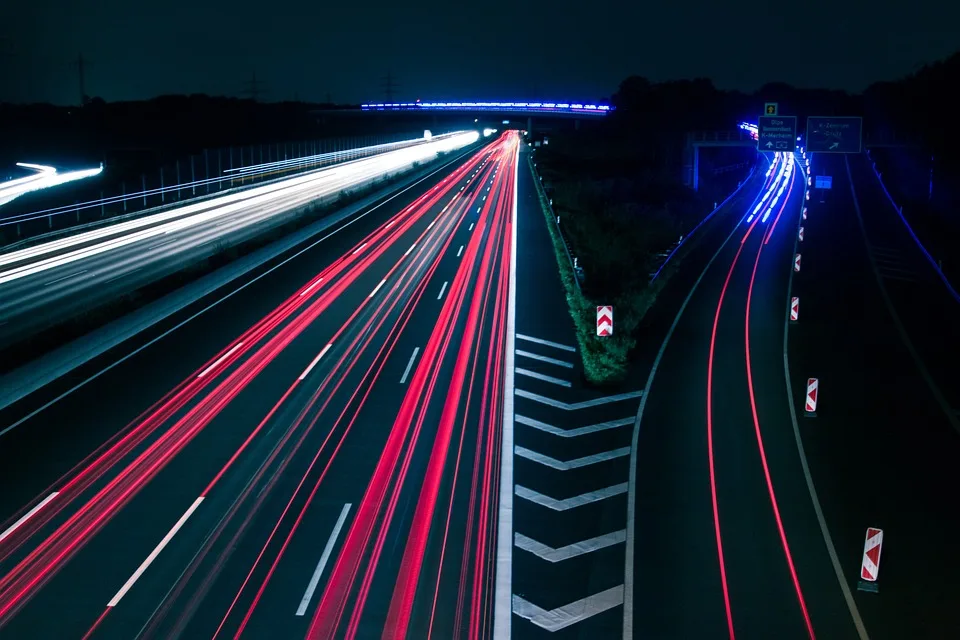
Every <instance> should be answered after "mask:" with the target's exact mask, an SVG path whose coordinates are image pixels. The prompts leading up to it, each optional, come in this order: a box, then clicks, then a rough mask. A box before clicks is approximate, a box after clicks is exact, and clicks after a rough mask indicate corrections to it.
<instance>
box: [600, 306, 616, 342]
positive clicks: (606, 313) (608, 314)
mask: <svg viewBox="0 0 960 640" xmlns="http://www.w3.org/2000/svg"><path fill="white" fill-rule="evenodd" d="M597 335H598V336H601V337H606V336H612V335H613V307H612V306H610V305H606V306H602V307H597Z"/></svg>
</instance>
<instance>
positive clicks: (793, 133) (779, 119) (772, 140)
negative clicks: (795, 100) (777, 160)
mask: <svg viewBox="0 0 960 640" xmlns="http://www.w3.org/2000/svg"><path fill="white" fill-rule="evenodd" d="M796 147H797V116H760V118H759V120H757V149H758V150H760V151H793V150H794V149H795V148H796Z"/></svg>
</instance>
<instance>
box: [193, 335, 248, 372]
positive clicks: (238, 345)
mask: <svg viewBox="0 0 960 640" xmlns="http://www.w3.org/2000/svg"><path fill="white" fill-rule="evenodd" d="M242 346H243V342H238V343H237V344H235V345H233V348H232V349H230V351H227V352H226V353H225V354H223V355H222V356H220V357H219V358H217V360H216V362H214V363H213V364H212V365H210V366H209V367H207V368H206V369H204V370H203V371H201V372H200V374H199V375H198V376H197V377H198V378H202V377H203V376H205V375H207V374H208V373H210V372H211V371H213V370H214V369H216V368H217V366H218V365H219V364H220V363H221V362H223V361H224V360H226V359H227V358H229V357H230V356H232V355H233V353H234V351H236V350H237V349H239V348H240V347H242Z"/></svg>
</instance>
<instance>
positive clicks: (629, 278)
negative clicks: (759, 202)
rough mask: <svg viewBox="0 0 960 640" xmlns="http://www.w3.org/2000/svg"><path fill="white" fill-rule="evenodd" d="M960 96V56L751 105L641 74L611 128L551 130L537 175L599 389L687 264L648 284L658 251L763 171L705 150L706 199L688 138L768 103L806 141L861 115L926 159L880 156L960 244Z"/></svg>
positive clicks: (759, 95) (887, 138)
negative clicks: (838, 120) (837, 118)
mask: <svg viewBox="0 0 960 640" xmlns="http://www.w3.org/2000/svg"><path fill="white" fill-rule="evenodd" d="M957 86H960V54H958V55H955V56H953V57H952V58H950V59H949V60H947V61H945V62H942V63H937V64H935V65H932V66H930V67H925V68H923V69H921V70H920V71H918V72H917V73H916V74H914V75H912V76H910V77H908V78H905V79H903V80H901V81H898V82H888V83H879V84H876V85H873V86H871V87H870V88H869V89H867V90H866V91H865V92H864V93H863V94H862V95H848V94H846V93H844V92H840V91H827V90H806V89H796V88H793V87H791V86H789V85H786V84H782V83H771V84H768V85H766V86H764V87H762V88H761V89H760V90H759V91H757V92H756V93H755V94H753V95H746V94H743V93H738V92H724V91H719V90H717V89H716V88H715V87H713V85H712V83H711V82H710V81H709V80H703V79H699V80H693V81H680V82H668V83H659V84H654V83H651V82H649V81H647V80H646V79H644V78H641V77H636V76H634V77H630V78H628V79H626V80H625V81H624V82H623V83H621V85H620V88H619V90H618V91H617V93H616V94H614V95H613V96H612V98H611V101H612V103H613V104H614V105H615V106H616V111H615V112H613V113H612V114H611V116H610V117H608V118H607V119H605V120H604V121H603V122H602V123H599V124H598V125H597V126H595V127H594V128H592V129H591V130H590V131H572V132H566V133H563V132H557V133H554V134H552V135H551V136H550V137H549V144H548V145H546V146H542V147H540V148H539V149H537V150H536V151H535V154H534V157H535V161H536V163H537V167H536V171H537V172H538V173H540V174H541V175H542V176H543V183H544V185H545V186H546V187H547V189H546V194H547V198H550V199H552V200H553V208H554V211H555V213H556V214H558V215H559V216H560V219H561V224H560V227H561V229H562V233H563V236H564V240H565V241H566V243H567V245H568V246H569V247H570V251H571V253H572V254H573V255H575V256H577V258H578V266H579V267H580V268H582V270H583V271H582V277H583V279H582V286H581V288H580V290H577V288H576V285H575V282H574V279H573V272H572V270H569V269H568V271H570V273H569V274H568V277H566V278H565V280H566V281H567V284H568V300H569V301H570V304H571V313H572V315H573V316H574V319H575V321H576V322H577V325H578V333H579V338H580V343H581V351H582V353H583V355H584V369H585V372H586V374H587V377H588V379H589V380H590V381H591V382H593V383H598V384H602V383H610V382H616V381H618V380H620V379H622V378H623V377H624V376H625V375H626V374H627V372H628V370H629V365H630V356H631V352H632V349H633V347H634V346H635V343H636V339H637V335H636V334H637V330H638V327H639V326H640V323H641V321H642V319H643V315H644V314H645V313H646V311H647V309H648V308H649V307H650V306H651V305H652V304H653V302H654V301H655V300H656V296H657V292H658V291H659V290H660V288H662V287H663V286H665V284H666V281H667V280H668V279H669V274H670V273H671V271H672V270H675V269H676V268H677V266H678V265H677V264H673V265H672V268H671V269H668V270H666V271H665V272H664V274H663V276H662V277H660V278H658V279H657V280H656V282H655V284H654V285H653V286H651V285H650V284H649V283H650V274H651V272H653V271H655V270H656V268H657V266H658V264H659V261H660V258H659V256H658V254H660V253H662V252H663V251H665V250H669V249H670V248H671V246H672V245H674V244H675V243H676V241H677V239H678V237H679V236H680V234H685V233H688V232H689V231H690V230H691V229H692V228H693V227H694V226H695V225H696V224H697V222H699V220H700V219H702V218H703V216H704V215H706V214H707V213H708V212H710V211H711V210H712V209H713V206H714V203H716V202H718V201H722V200H723V199H724V197H726V195H727V194H729V193H731V192H732V191H733V190H734V189H736V187H737V185H738V183H739V182H740V181H741V180H743V179H744V177H745V175H746V173H747V172H748V171H749V168H750V167H751V166H752V165H753V163H754V161H755V158H756V154H755V152H754V151H753V150H752V149H750V148H743V147H740V148H719V149H702V150H701V153H700V189H699V190H698V191H697V192H694V191H693V190H692V189H691V188H690V187H689V186H687V185H685V184H684V182H685V181H684V179H683V177H684V168H685V164H689V156H688V155H686V154H687V153H688V151H687V150H686V141H687V138H686V136H687V134H688V132H691V131H718V130H719V131H735V129H736V125H737V123H738V122H740V121H743V120H747V121H752V122H756V117H757V115H758V114H759V113H760V112H761V110H762V107H763V103H764V102H777V103H779V109H780V113H781V114H795V115H797V116H798V124H799V129H800V132H801V133H802V132H803V129H804V126H805V118H806V117H807V116H810V115H862V116H863V117H864V143H865V145H868V146H869V145H871V144H876V143H887V144H889V143H891V142H907V141H909V142H911V143H913V144H914V145H916V148H917V149H919V150H920V151H915V152H914V153H913V155H912V156H909V155H907V154H905V153H902V152H900V151H899V150H898V151H895V152H893V153H892V154H891V153H889V152H880V154H879V156H880V157H881V158H885V157H887V156H890V155H895V156H896V158H897V161H896V164H897V165H899V169H894V168H893V167H894V163H893V162H892V161H891V162H890V163H889V166H890V169H889V170H890V171H891V172H893V171H896V172H897V175H898V176H900V175H904V176H906V175H909V176H911V177H910V178H909V180H908V179H907V178H903V182H904V183H905V184H907V183H909V185H910V186H909V187H907V186H905V187H904V195H903V198H904V199H905V201H906V203H905V205H904V207H905V210H906V209H908V208H909V209H913V210H916V211H917V212H918V213H917V219H918V220H922V224H921V227H922V228H923V229H924V232H925V233H929V234H936V233H938V232H940V231H943V230H950V231H951V233H954V234H956V233H957V231H958V227H960V225H958V220H960V217H958V214H957V213H956V212H957V210H958V208H957V204H960V203H958V200H957V196H958V189H957V188H956V187H953V186H952V185H954V184H957V177H958V176H960V160H958V158H960V156H958V154H955V153H954V154H952V155H951V154H950V153H949V152H950V151H951V150H953V149H956V148H957V147H958V144H960V140H957V138H960V130H958V129H957V128H948V127H945V126H943V122H944V117H943V115H942V114H943V108H944V105H948V104H951V103H952V101H951V100H950V97H951V96H952V95H953V94H955V93H956V87H957ZM948 94H949V95H948ZM931 156H932V157H934V158H935V159H936V160H935V163H936V170H935V195H934V197H933V198H928V193H927V191H926V190H925V187H926V186H927V185H926V183H924V182H923V180H922V178H920V177H919V176H922V175H924V171H926V174H929V166H926V167H924V160H923V159H924V158H926V163H927V164H929V161H930V157H931ZM911 158H913V159H912V160H911ZM911 163H912V166H911ZM918 163H919V166H918ZM884 170H887V169H884ZM891 177H893V176H892V175H891ZM894 182H897V180H894ZM888 186H889V184H888ZM898 202H899V200H898ZM562 242H563V241H561V240H560V239H559V238H557V244H556V246H557V251H558V260H560V261H561V262H564V261H566V260H567V258H566V253H565V251H564V250H563V244H562ZM955 244H956V243H955V242H953V244H952V246H955ZM946 246H951V245H947V244H944V247H946ZM945 252H946V250H945V249H944V250H943V251H941V254H944V253H945ZM678 258H682V252H681V253H680V254H678ZM677 262H679V261H677ZM944 267H945V268H946V267H947V265H944ZM562 271H563V269H562ZM597 304H613V305H614V306H615V314H614V315H615V318H616V327H615V328H616V331H615V334H614V337H613V338H597V337H596V335H595V324H594V323H595V316H594V306H595V305H597Z"/></svg>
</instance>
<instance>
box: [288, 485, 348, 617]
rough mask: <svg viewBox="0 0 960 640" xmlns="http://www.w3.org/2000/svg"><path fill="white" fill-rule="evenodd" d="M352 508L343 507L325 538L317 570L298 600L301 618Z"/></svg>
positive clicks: (298, 613) (346, 505)
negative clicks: (325, 541)
mask: <svg viewBox="0 0 960 640" xmlns="http://www.w3.org/2000/svg"><path fill="white" fill-rule="evenodd" d="M351 506H353V505H351V504H350V503H349V502H348V503H347V504H345V505H343V509H342V510H341V511H340V517H339V518H337V524H336V525H334V527H333V531H332V532H331V533H330V537H329V538H327V544H326V546H324V547H323V553H322V554H321V555H320V562H318V563H317V568H316V569H315V570H314V572H313V576H311V577H310V584H308V585H307V590H306V591H305V592H304V594H303V599H302V600H300V606H299V607H297V615H298V616H302V615H303V614H305V613H306V612H307V607H308V606H310V599H311V598H313V592H314V591H316V590H317V584H319V582H320V575H321V574H322V573H323V568H324V567H325V566H327V560H329V559H330V554H331V553H332V552H333V546H334V545H335V544H336V543H337V538H338V537H339V536H340V530H341V529H343V523H344V522H346V520H347V514H348V513H350V507H351Z"/></svg>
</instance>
